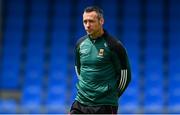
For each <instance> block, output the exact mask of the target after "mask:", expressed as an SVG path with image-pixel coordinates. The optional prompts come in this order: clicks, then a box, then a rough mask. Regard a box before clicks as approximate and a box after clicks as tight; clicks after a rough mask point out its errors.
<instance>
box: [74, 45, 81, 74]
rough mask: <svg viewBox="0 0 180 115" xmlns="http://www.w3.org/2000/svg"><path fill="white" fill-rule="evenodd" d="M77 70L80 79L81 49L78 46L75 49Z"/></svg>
mask: <svg viewBox="0 0 180 115" xmlns="http://www.w3.org/2000/svg"><path fill="white" fill-rule="evenodd" d="M75 70H76V74H77V76H78V77H79V75H80V57H79V47H78V46H76V48H75Z"/></svg>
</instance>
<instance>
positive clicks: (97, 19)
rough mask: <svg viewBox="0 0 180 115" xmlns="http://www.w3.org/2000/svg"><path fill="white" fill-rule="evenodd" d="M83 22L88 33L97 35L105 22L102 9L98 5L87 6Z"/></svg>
mask: <svg viewBox="0 0 180 115" xmlns="http://www.w3.org/2000/svg"><path fill="white" fill-rule="evenodd" d="M83 24H84V28H85V30H86V32H87V34H89V35H91V36H96V35H97V34H98V33H100V32H101V31H102V29H103V27H102V26H103V24H104V18H103V11H102V9H100V8H98V7H96V6H90V7H87V8H85V10H84V13H83Z"/></svg>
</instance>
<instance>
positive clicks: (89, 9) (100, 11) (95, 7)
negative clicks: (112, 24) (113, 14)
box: [84, 6, 103, 18]
mask: <svg viewBox="0 0 180 115" xmlns="http://www.w3.org/2000/svg"><path fill="white" fill-rule="evenodd" d="M92 11H95V12H96V13H97V14H98V18H103V10H102V9H101V8H99V7H98V6H88V7H86V8H85V9H84V12H92Z"/></svg>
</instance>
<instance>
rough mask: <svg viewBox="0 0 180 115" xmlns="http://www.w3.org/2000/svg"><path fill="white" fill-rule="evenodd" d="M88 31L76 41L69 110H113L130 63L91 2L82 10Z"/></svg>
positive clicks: (103, 111) (106, 111) (83, 111)
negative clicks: (73, 92) (75, 79)
mask: <svg viewBox="0 0 180 115" xmlns="http://www.w3.org/2000/svg"><path fill="white" fill-rule="evenodd" d="M83 24H84V27H85V30H86V31H87V35H85V36H83V37H82V38H80V39H79V40H78V42H77V45H76V60H75V69H76V72H77V76H78V80H79V81H78V83H77V85H76V87H77V96H76V98H75V102H74V103H73V104H72V107H71V110H70V113H71V114H78V113H80V114H83V113H86V114H91V113H93V114H98V113H104V114H116V113H117V110H118V98H119V97H120V96H121V94H122V93H123V92H124V91H125V89H126V88H127V86H128V84H129V82H130V80H131V73H130V66H129V62H128V57H127V54H126V51H125V49H124V47H123V46H122V44H121V43H120V42H119V41H118V40H117V39H114V38H113V37H112V36H110V35H109V34H108V33H107V31H105V30H104V29H103V24H104V18H103V11H102V10H101V9H100V8H98V7H96V6H90V7H87V8H86V9H85V10H84V13H83Z"/></svg>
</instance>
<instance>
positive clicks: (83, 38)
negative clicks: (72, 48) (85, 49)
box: [76, 35, 88, 48]
mask: <svg viewBox="0 0 180 115" xmlns="http://www.w3.org/2000/svg"><path fill="white" fill-rule="evenodd" d="M87 37H88V36H87V35H85V36H83V37H81V38H79V39H78V41H77V42H76V48H78V47H79V46H80V44H81V43H82V42H83V41H84V40H85V39H87Z"/></svg>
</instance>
